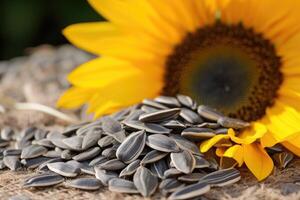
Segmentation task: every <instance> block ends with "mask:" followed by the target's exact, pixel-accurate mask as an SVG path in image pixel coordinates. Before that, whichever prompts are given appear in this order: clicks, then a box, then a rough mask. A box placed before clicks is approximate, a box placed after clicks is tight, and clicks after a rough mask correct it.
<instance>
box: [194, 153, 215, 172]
mask: <svg viewBox="0 0 300 200" xmlns="http://www.w3.org/2000/svg"><path fill="white" fill-rule="evenodd" d="M194 158H195V161H196V164H195V168H196V169H202V168H207V167H210V165H211V164H210V163H209V162H208V161H207V160H205V159H204V158H203V157H202V156H199V155H194Z"/></svg>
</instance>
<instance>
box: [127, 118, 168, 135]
mask: <svg viewBox="0 0 300 200" xmlns="http://www.w3.org/2000/svg"><path fill="white" fill-rule="evenodd" d="M123 123H124V124H125V125H126V126H128V127H131V128H134V129H136V130H145V131H146V132H147V133H154V134H155V133H157V134H168V133H170V132H171V129H167V128H165V127H163V126H162V125H160V124H154V123H143V122H140V121H126V122H123Z"/></svg>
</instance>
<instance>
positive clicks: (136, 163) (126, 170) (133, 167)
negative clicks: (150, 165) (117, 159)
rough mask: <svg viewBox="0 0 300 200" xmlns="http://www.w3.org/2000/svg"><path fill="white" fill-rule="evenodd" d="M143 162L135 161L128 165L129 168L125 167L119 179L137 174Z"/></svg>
mask: <svg viewBox="0 0 300 200" xmlns="http://www.w3.org/2000/svg"><path fill="white" fill-rule="evenodd" d="M140 163H141V161H140V160H135V161H133V162H132V163H130V164H129V165H127V167H125V168H124V169H123V170H122V171H121V172H120V175H119V177H123V176H129V175H132V174H134V173H135V172H136V170H137V168H138V167H139V166H140Z"/></svg>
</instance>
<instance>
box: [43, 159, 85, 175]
mask: <svg viewBox="0 0 300 200" xmlns="http://www.w3.org/2000/svg"><path fill="white" fill-rule="evenodd" d="M47 167H48V168H49V170H51V171H53V172H55V173H57V174H60V175H62V176H65V177H75V176H77V175H78V174H79V173H80V169H79V168H77V167H74V166H72V165H70V164H67V163H64V162H56V163H48V164H47Z"/></svg>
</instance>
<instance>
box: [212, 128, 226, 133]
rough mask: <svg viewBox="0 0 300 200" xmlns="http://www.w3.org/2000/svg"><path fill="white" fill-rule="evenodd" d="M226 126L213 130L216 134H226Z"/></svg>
mask: <svg viewBox="0 0 300 200" xmlns="http://www.w3.org/2000/svg"><path fill="white" fill-rule="evenodd" d="M227 132H228V128H218V129H216V130H215V133H216V134H227Z"/></svg>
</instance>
